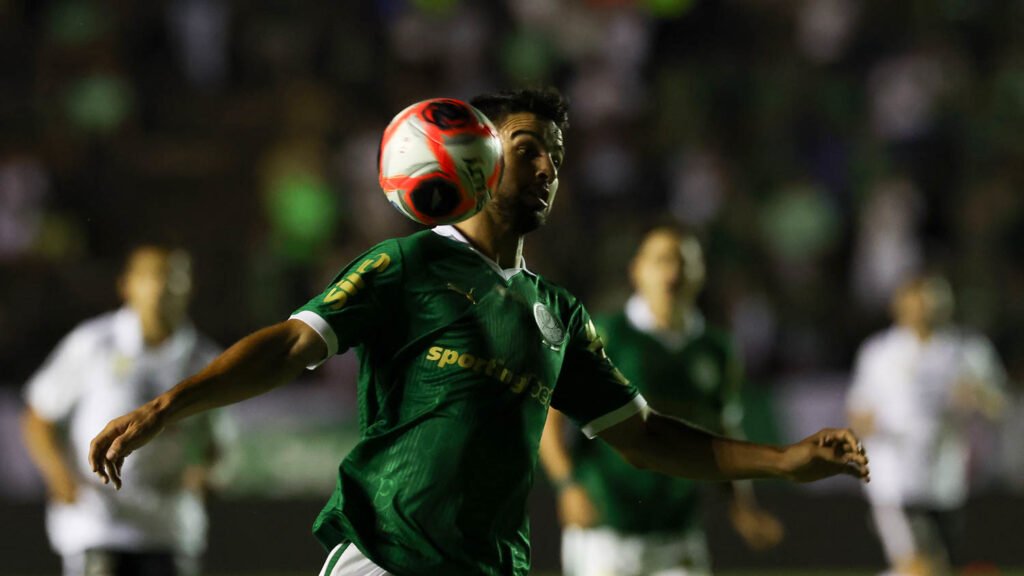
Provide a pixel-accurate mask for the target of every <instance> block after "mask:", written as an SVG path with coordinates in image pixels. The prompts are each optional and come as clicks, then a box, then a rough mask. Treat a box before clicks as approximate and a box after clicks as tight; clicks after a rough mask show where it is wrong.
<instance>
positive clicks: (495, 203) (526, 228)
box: [487, 195, 548, 234]
mask: <svg viewBox="0 0 1024 576" xmlns="http://www.w3.org/2000/svg"><path fill="white" fill-rule="evenodd" d="M487 208H488V209H489V210H491V211H492V212H493V213H494V214H495V215H496V216H497V217H498V219H499V220H500V221H502V222H507V223H508V224H509V227H510V228H511V229H512V231H513V232H516V233H517V234H529V233H530V232H533V231H534V230H537V229H538V228H540V227H541V226H543V225H544V224H546V223H547V220H548V208H540V209H538V208H535V207H533V206H529V205H528V204H527V203H526V202H525V201H524V196H522V195H496V196H495V197H494V198H492V199H491V203H490V204H488V206H487Z"/></svg>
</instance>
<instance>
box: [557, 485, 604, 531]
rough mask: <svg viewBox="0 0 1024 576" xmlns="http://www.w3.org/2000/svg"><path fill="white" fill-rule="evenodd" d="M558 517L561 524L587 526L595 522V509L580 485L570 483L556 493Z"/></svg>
mask: <svg viewBox="0 0 1024 576" xmlns="http://www.w3.org/2000/svg"><path fill="white" fill-rule="evenodd" d="M558 517H559V519H560V520H561V521H562V526H575V527H578V528H587V527H590V526H593V525H594V524H595V523H596V522H597V509H596V508H594V503H593V502H591V501H590V496H589V495H588V494H587V491H586V490H584V489H583V487H582V486H580V485H579V484H570V485H569V486H566V487H565V488H564V489H563V490H562V491H561V492H560V493H559V494H558Z"/></svg>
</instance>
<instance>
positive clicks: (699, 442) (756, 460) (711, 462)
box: [599, 410, 868, 482]
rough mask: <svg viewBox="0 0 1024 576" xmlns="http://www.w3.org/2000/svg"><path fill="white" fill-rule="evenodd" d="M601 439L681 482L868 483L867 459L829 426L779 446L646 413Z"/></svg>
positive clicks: (844, 433)
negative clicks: (842, 479)
mask: <svg viewBox="0 0 1024 576" xmlns="http://www.w3.org/2000/svg"><path fill="white" fill-rule="evenodd" d="M599 435H600V437H601V439H603V440H604V441H606V442H608V443H609V444H611V445H612V446H613V447H614V448H615V449H616V450H617V451H618V452H619V453H620V454H621V455H622V456H623V457H624V458H626V459H627V460H628V461H629V462H630V463H632V464H633V465H634V466H637V467H638V468H646V469H651V470H655V471H658V472H661V473H662V474H668V475H671V476H679V477H682V478H694V479H697V480H716V481H723V480H740V479H744V478H783V479H787V480H792V481H795V482H811V481H814V480H819V479H821V478H827V477H829V476H835V475H837V474H848V475H850V476H854V477H856V478H860V479H863V480H867V479H868V459H867V456H866V455H865V454H864V450H863V448H862V447H861V445H860V441H859V440H858V439H857V437H856V436H854V434H853V432H851V431H849V430H846V429H831V428H827V429H824V430H821V431H820V432H818V433H816V434H813V435H811V436H808V437H807V438H805V439H803V440H801V441H800V442H797V443H796V444H791V445H789V446H783V447H778V446H769V445H765V444H754V443H751V442H745V441H742V440H731V439H728V438H724V437H722V436H717V435H715V434H712V433H710V432H707V431H705V430H701V429H700V428H697V427H695V426H693V425H691V424H688V423H686V422H683V421H682V420H677V419H675V418H671V417H669V416H665V415H663V414H659V413H657V412H655V411H653V410H645V411H643V412H640V413H638V414H636V415H634V416H632V417H631V418H629V419H627V420H625V421H623V422H621V423H619V424H616V425H615V426H612V427H611V428H608V429H607V430H605V431H603V432H601V433H600V434H599Z"/></svg>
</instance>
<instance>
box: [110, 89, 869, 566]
mask: <svg viewBox="0 0 1024 576" xmlns="http://www.w3.org/2000/svg"><path fill="white" fill-rule="evenodd" d="M473 104H474V105H475V106H477V108H479V109H480V110H482V111H483V112H484V113H485V114H486V115H487V116H488V117H489V118H490V119H491V120H492V121H494V123H495V126H496V127H497V129H498V132H499V136H500V139H501V141H502V144H503V147H504V155H505V158H504V159H505V169H504V174H503V177H502V180H501V182H500V184H499V186H498V189H497V190H496V191H495V194H494V197H493V198H492V200H491V202H490V203H489V204H488V205H487V206H486V208H485V209H484V210H483V211H481V212H480V213H479V214H477V215H475V216H473V217H472V218H470V219H468V220H466V221H464V222H462V223H460V224H458V225H456V226H441V227H438V228H435V229H432V230H425V231H422V232H419V233H416V234H413V235H411V236H408V237H405V238H397V239H392V240H386V241H384V242H382V243H381V244H378V245H377V246H375V247H373V248H371V249H370V250H368V251H367V252H366V253H364V254H363V255H362V256H359V257H358V258H356V259H355V260H354V261H353V262H352V264H351V265H349V266H347V267H346V268H345V269H343V270H342V271H341V272H340V273H339V274H338V276H337V277H336V279H335V280H334V281H333V282H332V283H331V285H330V286H328V287H327V289H326V290H325V291H324V292H323V293H322V294H321V295H319V296H317V297H315V298H313V299H312V300H310V301H309V303H307V304H306V305H305V306H302V307H301V308H300V309H299V310H297V311H296V312H295V313H294V314H293V315H292V316H291V318H290V319H289V320H287V321H284V322H281V323H279V324H276V325H274V326H271V327H268V328H265V329H262V330H259V331H257V332H255V333H253V334H251V335H249V336H247V337H245V338H244V339H242V340H241V341H239V342H238V343H237V344H235V345H234V346H232V347H231V348H229V349H228V350H227V351H226V352H225V353H224V354H223V355H221V356H220V357H219V358H218V359H216V360H215V361H214V362H213V363H212V364H211V365H210V366H208V367H207V368H206V369H204V370H203V371H202V372H200V373H199V374H197V375H195V376H193V377H191V378H188V379H186V380H185V381H183V382H182V383H181V384H179V385H178V386H177V387H175V388H174V389H173V390H171V391H170V392H168V393H166V394H162V395H160V396H158V397H157V398H155V399H154V400H152V401H150V402H148V403H146V404H145V405H143V406H141V407H140V408H138V409H136V410H135V411H133V412H131V413H129V414H127V415H125V416H123V417H121V418H118V419H115V420H114V421H112V422H111V423H110V424H108V425H107V427H106V428H104V429H103V431H102V432H100V434H99V435H98V436H97V437H96V438H95V439H94V441H93V446H92V452H91V455H90V458H91V460H90V461H91V463H92V466H93V469H94V470H95V471H96V472H97V473H98V474H100V476H101V477H102V478H104V479H105V480H110V481H112V482H114V484H115V485H120V484H121V470H120V468H121V465H122V463H123V461H124V458H125V457H126V456H127V455H128V454H129V453H131V452H132V451H134V450H136V449H138V448H139V447H140V446H142V445H143V444H145V443H146V442H147V441H148V440H149V439H150V438H153V437H154V436H155V435H156V434H157V433H158V432H159V431H160V430H161V429H162V428H163V427H164V426H166V425H167V424H168V423H171V422H177V421H179V420H181V419H182V418H184V417H186V416H189V415H191V414H195V413H198V412H201V411H203V410H206V409H209V408H212V407H215V406H221V405H224V404H227V403H231V402H237V401H239V400H242V399H244V398H248V397H250V396H253V395H255V394H259V393H261V392H265V391H266V390H269V389H271V388H273V387H275V386H278V385H281V384H283V383H285V382H287V381H289V380H291V379H292V378H294V377H295V376H296V375H298V374H299V373H300V372H301V371H302V370H303V369H305V368H307V367H308V368H315V367H316V366H318V365H319V364H320V363H322V362H323V361H324V360H326V359H327V358H329V357H330V356H331V355H333V354H336V353H338V352H339V351H344V350H347V349H349V348H351V347H355V348H356V350H357V352H358V354H359V360H360V363H361V371H360V376H359V385H358V389H359V408H360V410H359V413H360V425H361V428H362V435H361V440H360V442H359V443H358V445H357V446H356V447H355V448H354V449H353V450H352V452H351V453H350V454H349V455H348V456H347V457H346V458H345V459H344V460H343V461H342V463H341V465H340V467H339V470H338V483H337V487H336V489H335V491H334V494H333V495H332V496H331V498H330V500H329V501H328V502H327V504H326V506H325V507H324V509H323V511H322V512H321V514H320V515H319V517H318V518H317V519H316V522H315V523H314V532H315V534H316V536H317V538H318V539H319V540H320V541H321V542H322V543H323V544H324V545H325V547H326V548H327V549H328V550H330V553H329V554H328V557H327V561H326V563H325V565H324V569H323V574H325V575H334V576H339V575H343V574H344V575H355V574H359V575H363V574H387V573H393V574H401V575H403V576H405V575H419V574H423V575H436V574H485V575H497V574H503V575H511V574H514V575H525V574H527V573H528V571H529V566H530V547H529V529H528V523H527V518H526V499H527V495H528V493H529V490H530V487H531V484H532V482H533V473H534V468H535V465H536V460H537V449H538V444H539V443H540V436H541V432H542V430H543V427H544V420H545V418H546V417H547V413H548V406H549V405H552V406H555V407H557V408H558V409H560V410H561V411H562V412H564V413H566V414H568V415H569V416H570V417H571V418H573V419H574V420H575V421H576V422H578V423H579V424H580V425H582V426H583V428H584V430H585V431H586V433H587V434H588V435H590V436H600V437H601V438H602V439H603V440H604V441H606V442H608V443H610V444H611V445H612V446H614V447H615V448H616V449H617V450H618V451H620V452H621V453H622V454H624V455H625V456H626V457H627V458H629V459H630V460H631V461H633V462H635V463H636V464H637V465H639V466H646V467H653V468H657V469H659V470H661V471H663V472H665V473H667V474H674V475H679V476H690V477H696V478H706V479H731V478H743V477H784V478H790V479H793V480H801V481H808V480H813V479H817V478H822V477H825V476H830V475H833V474H839V473H844V472H845V473H848V474H852V475H854V476H858V477H866V476H867V474H868V469H867V459H866V458H865V456H864V455H863V453H861V452H860V451H859V450H858V446H857V445H858V441H857V439H856V437H855V436H854V435H853V433H852V432H850V431H848V430H832V429H830V430H824V431H821V432H819V433H818V434H815V435H814V436H812V437H810V438H808V439H807V440H806V441H804V442H801V443H798V444H795V445H792V446H789V447H786V448H775V447H769V446H758V445H754V444H749V443H746V442H739V441H734V440H727V439H724V438H719V437H717V436H714V435H711V434H708V433H706V432H703V431H701V430H698V429H696V428H694V427H692V426H690V425H688V424H685V423H683V422H681V421H679V420H675V419H672V418H668V417H665V416H662V415H660V414H659V413H657V412H655V411H653V410H651V409H649V408H648V406H647V402H646V400H644V398H643V397H642V396H641V395H640V394H639V393H638V391H637V389H636V387H634V386H633V385H632V384H630V383H629V382H628V381H627V380H626V379H625V378H623V377H622V375H621V374H620V373H619V372H618V370H616V369H615V367H614V366H613V365H612V363H611V362H610V361H609V360H608V358H607V356H606V355H605V354H604V348H603V346H602V344H601V341H600V339H599V338H598V337H597V333H596V331H595V330H594V325H593V323H592V322H591V321H590V319H589V317H588V316H587V313H586V311H585V310H584V308H583V306H582V305H581V304H580V302H579V301H578V300H577V299H576V298H574V297H573V296H572V295H571V294H569V293H568V292H566V291H565V290H563V289H562V288H559V287H558V286H555V285H553V284H552V283H550V282H548V281H547V280H545V279H544V278H542V277H540V276H538V275H536V274H534V273H533V272H530V271H529V270H528V269H527V268H526V265H525V262H524V261H523V237H524V236H525V235H526V234H527V233H529V232H531V231H532V230H535V229H537V228H538V227H540V226H541V225H543V224H544V222H545V221H546V220H547V217H548V213H549V212H550V210H551V206H552V204H553V202H554V200H555V194H556V192H557V190H558V171H559V168H560V167H561V165H562V160H563V158H564V156H565V152H564V148H563V144H562V130H563V129H564V127H565V125H566V119H567V106H566V103H565V101H564V100H563V98H562V97H561V95H560V94H558V93H557V92H555V91H541V90H523V91H517V92H511V93H501V94H495V95H487V96H482V97H479V98H477V99H475V100H474V101H473Z"/></svg>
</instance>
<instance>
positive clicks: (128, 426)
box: [89, 320, 327, 488]
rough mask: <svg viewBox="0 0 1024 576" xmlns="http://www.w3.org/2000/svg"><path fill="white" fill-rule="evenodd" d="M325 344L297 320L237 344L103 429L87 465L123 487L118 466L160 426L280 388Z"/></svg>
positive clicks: (319, 356) (319, 353) (324, 349)
mask: <svg viewBox="0 0 1024 576" xmlns="http://www.w3.org/2000/svg"><path fill="white" fill-rule="evenodd" d="M326 354H327V345H326V344H325V343H324V341H323V339H322V338H321V337H320V335H319V334H317V333H316V331H314V330H313V329H312V328H310V327H309V326H307V325H306V324H304V323H303V322H301V321H298V320H288V321H285V322H281V323H279V324H275V325H273V326H270V327H267V328H264V329H262V330H259V331H257V332H254V333H252V334H250V335H249V336H246V337H245V338H243V339H241V340H239V341H238V342H237V343H235V344H234V345H233V346H231V347H230V348H228V349H227V350H226V351H224V353H223V354H221V355H220V356H218V357H217V358H216V359H215V360H214V361H213V362H211V363H210V365H209V366H207V367H206V368H204V369H203V370H202V371H200V372H199V373H198V374H196V375H195V376H192V377H190V378H187V379H185V380H184V381H182V382H181V383H179V384H178V385H177V386H175V387H174V388H172V389H171V390H169V391H167V392H165V393H164V394H161V395H160V396H157V397H156V398H154V399H153V400H151V401H149V402H147V403H146V404H143V405H142V406H140V407H139V408H137V409H136V410H134V411H132V412H130V413H128V414H126V415H124V416H121V417H120V418H116V419H114V420H112V421H111V422H110V423H109V424H107V426H106V428H104V429H103V431H102V432H100V433H99V435H97V436H96V438H94V439H93V441H92V445H91V446H90V448H89V462H90V464H91V465H92V469H93V471H94V472H95V473H96V474H98V475H99V476H100V478H102V479H103V481H104V483H106V482H109V481H111V480H112V481H113V482H114V485H115V486H117V487H118V488H120V486H121V464H122V463H123V462H124V458H125V457H126V456H128V455H129V454H131V453H132V451H134V450H136V449H138V448H139V447H141V446H143V445H145V444H146V443H147V442H149V441H150V440H151V439H152V438H153V437H154V436H156V435H157V434H158V433H159V432H160V431H161V430H162V429H163V428H164V426H166V425H168V424H171V423H173V422H176V421H178V420H181V419H182V418H185V417H187V416H190V415H192V414H196V413H199V412H202V411H204V410H209V409H211V408H216V407H219V406H224V405H227V404H232V403H235V402H240V401H242V400H245V399H247V398H251V397H253V396H256V395H259V394H262V393H264V392H267V391H269V390H271V389H273V388H275V387H277V386H280V385H282V384H284V383H286V382H288V381H290V380H292V379H293V378H295V377H296V376H297V375H298V374H300V373H301V372H302V370H304V369H305V367H306V366H308V365H310V364H313V363H316V362H317V361H319V360H321V359H323V357H324V356H325V355H326Z"/></svg>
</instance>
